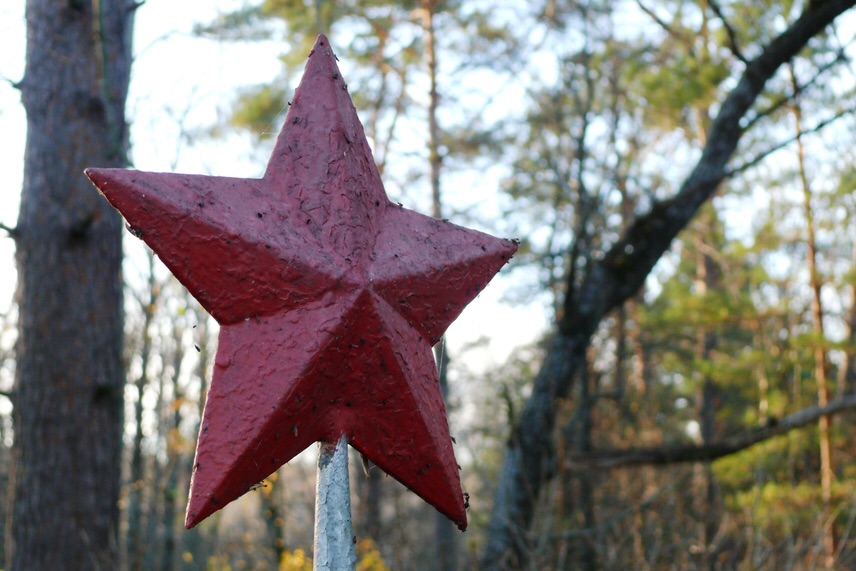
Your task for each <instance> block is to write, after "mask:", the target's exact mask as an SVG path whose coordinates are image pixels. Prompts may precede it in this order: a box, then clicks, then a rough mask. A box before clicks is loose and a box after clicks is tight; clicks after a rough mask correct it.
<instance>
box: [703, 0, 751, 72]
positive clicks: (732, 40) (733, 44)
mask: <svg viewBox="0 0 856 571" xmlns="http://www.w3.org/2000/svg"><path fill="white" fill-rule="evenodd" d="M707 5H708V6H709V7H710V9H711V10H712V11H713V13H714V14H716V17H717V18H719V20H720V21H721V22H722V26H723V27H724V28H725V33H726V34H728V45H729V47H730V48H731V53H733V54H734V57H736V58H737V59H739V60H740V61H742V62H743V63H744V64H748V63H749V61H748V60H747V59H746V58H745V57H744V56H743V53H742V52H741V51H740V46H739V45H737V34H736V33H735V32H734V28H732V27H731V24H730V23H729V22H728V20H726V19H725V16H724V15H723V14H722V8H720V7H719V2H718V1H717V0H708V1H707Z"/></svg>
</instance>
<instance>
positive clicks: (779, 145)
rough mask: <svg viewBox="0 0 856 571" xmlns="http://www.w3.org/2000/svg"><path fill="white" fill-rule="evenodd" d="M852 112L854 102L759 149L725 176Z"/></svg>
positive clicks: (756, 162) (738, 172)
mask: <svg viewBox="0 0 856 571" xmlns="http://www.w3.org/2000/svg"><path fill="white" fill-rule="evenodd" d="M852 113H856V103H854V104H853V105H851V106H849V107H846V108H844V109H842V110H840V111H839V112H838V113H836V114H835V115H833V116H832V117H829V118H827V119H824V120H823V121H820V122H819V123H817V124H816V125H815V126H814V127H811V128H808V129H803V130H801V131H800V132H799V133H797V134H796V135H793V136H791V137H788V138H787V139H785V140H783V141H780V142H779V143H776V144H775V145H773V146H772V147H770V148H769V149H766V150H764V151H761V152H760V153H758V154H757V155H756V156H754V157H752V158H751V159H749V160H747V161H745V162H743V163H741V164H739V165H737V166H736V167H734V168H731V169H728V170H727V171H726V172H725V177H726V178H731V177H733V176H735V175H738V174H740V173H742V172H745V171H747V170H749V169H750V168H752V167H754V166H755V165H757V164H758V163H760V162H761V161H763V160H764V159H766V158H767V157H769V156H770V155H772V154H773V153H775V152H776V151H780V150H782V149H784V148H785V147H787V146H788V145H790V144H791V143H793V142H795V141H796V140H797V139H799V138H800V137H804V136H805V135H808V134H811V133H816V132H818V131H820V130H822V129H824V128H825V127H828V126H829V125H831V124H832V123H834V122H836V121H838V120H839V119H841V118H842V117H845V116H847V115H850V114H852Z"/></svg>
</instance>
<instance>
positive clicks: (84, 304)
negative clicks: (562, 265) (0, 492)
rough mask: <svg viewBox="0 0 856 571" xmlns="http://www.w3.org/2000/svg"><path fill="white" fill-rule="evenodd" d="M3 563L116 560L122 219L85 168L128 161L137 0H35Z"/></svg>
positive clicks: (88, 565) (83, 565) (25, 90)
mask: <svg viewBox="0 0 856 571" xmlns="http://www.w3.org/2000/svg"><path fill="white" fill-rule="evenodd" d="M26 20H27V40H28V41H27V65H26V73H25V76H24V79H23V80H22V81H21V83H20V87H21V92H22V99H23V103H24V108H25V109H26V112H27V142H26V154H25V165H24V185H23V189H22V196H21V210H20V215H19V219H18V226H17V228H16V229H15V236H16V240H17V253H16V256H17V264H18V288H19V289H18V300H19V304H20V306H19V307H20V310H19V311H20V319H19V325H18V346H17V368H16V379H15V388H14V392H13V404H14V413H13V421H14V428H15V442H14V451H13V456H14V457H13V467H12V481H11V483H10V496H11V498H12V504H13V505H12V508H11V510H12V511H11V526H10V527H9V532H8V535H7V545H8V550H7V557H8V564H9V565H8V566H9V568H11V569H16V570H19V571H22V570H24V571H25V570H29V569H115V568H117V566H118V546H117V545H118V537H117V529H118V520H119V517H118V516H119V509H118V504H117V501H118V497H119V483H120V476H121V474H120V462H121V455H120V452H121V443H122V428H123V427H122V416H123V415H122V402H123V400H122V397H123V386H124V380H125V379H124V369H123V363H122V336H123V331H122V329H123V327H122V281H121V277H122V276H121V263H122V247H121V232H122V225H121V220H120V218H119V216H118V215H117V214H116V212H115V211H114V210H113V209H112V208H111V207H110V206H109V205H108V204H107V202H106V201H105V200H103V199H101V198H100V197H99V196H98V193H97V192H96V190H95V189H94V188H93V187H92V185H91V184H90V183H89V181H88V180H86V177H84V176H83V169H84V168H85V167H87V166H93V165H97V166H107V167H109V166H113V167H120V166H125V164H126V141H127V132H126V126H125V119H124V105H125V99H126V95H127V87H128V79H129V72H130V65H131V53H130V46H131V25H132V20H133V6H131V5H129V4H128V3H127V2H125V1H122V0H101V1H100V2H92V1H90V0H69V1H63V2H60V1H51V0H28V2H27V12H26Z"/></svg>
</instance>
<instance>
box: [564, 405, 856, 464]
mask: <svg viewBox="0 0 856 571" xmlns="http://www.w3.org/2000/svg"><path fill="white" fill-rule="evenodd" d="M851 410H856V395H848V396H846V397H843V398H840V399H837V400H834V401H831V402H829V404H827V405H826V406H822V407H821V406H813V407H809V408H806V409H803V410H801V411H798V412H795V413H793V414H789V415H787V416H785V417H783V418H781V419H778V420H771V421H770V422H768V423H767V425H766V426H762V427H758V428H754V429H752V430H747V431H746V432H741V433H739V434H734V435H731V436H726V437H724V438H721V439H718V440H716V441H714V442H711V443H709V444H702V445H689V446H660V447H655V448H629V449H624V450H597V451H594V452H591V453H590V454H586V455H585V456H577V457H574V458H571V459H570V460H569V461H568V468H570V469H574V470H609V469H613V468H622V467H626V466H662V465H667V464H682V463H687V462H711V461H713V460H717V459H719V458H723V457H725V456H729V455H731V454H736V453H737V452H741V451H743V450H746V449H747V448H749V447H751V446H755V445H756V444H760V443H761V442H765V441H767V440H769V439H771V438H774V437H776V436H781V435H783V434H786V433H788V432H790V431H791V430H796V429H798V428H803V427H805V426H808V425H809V424H813V423H815V422H817V420H818V419H819V418H821V417H823V416H832V415H835V414H841V413H843V412H846V411H851Z"/></svg>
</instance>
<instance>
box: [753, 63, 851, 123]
mask: <svg viewBox="0 0 856 571" xmlns="http://www.w3.org/2000/svg"><path fill="white" fill-rule="evenodd" d="M845 61H847V57H846V55H845V53H844V50H840V51H839V52H838V54H837V55H836V57H835V58H834V59H833V60H832V61H830V62H828V63H826V64H825V65H822V66H820V67H819V68H818V69H817V72H815V74H814V75H813V76H812V77H811V79H809V80H808V81H806V82H805V83H801V84H800V85H799V86H798V87H797V89H795V90H794V91H793V92H792V93H791V94H790V95H787V96H785V97H782V98H780V99H778V100H776V101H775V102H773V103H772V104H771V105H769V106H768V107H766V108H765V109H762V110H760V111H758V112H757V113H756V114H755V115H754V116H753V117H752V119H750V120H749V121H748V122H747V123H746V125H745V126H744V127H743V130H744V131H748V130H749V129H751V128H752V127H754V126H755V124H756V123H757V122H758V121H760V120H761V119H764V118H765V117H769V116H770V115H772V114H773V113H775V112H776V111H778V110H779V109H781V108H782V107H784V106H785V105H787V104H788V103H791V102H792V101H794V100H795V99H796V98H797V97H799V96H800V95H802V93H803V92H805V91H807V90H808V89H809V88H810V87H812V86H813V85H814V84H815V83H817V81H818V80H819V79H820V78H821V77H822V76H823V74H825V73H826V72H827V71H829V70H830V69H832V68H833V67H835V66H836V65H838V64H839V63H842V62H845Z"/></svg>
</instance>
